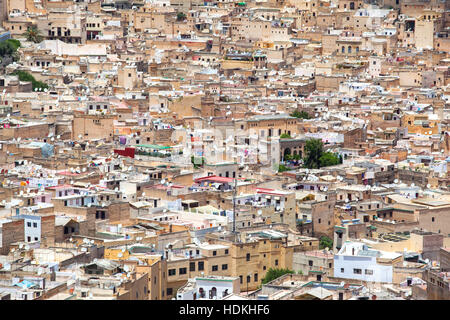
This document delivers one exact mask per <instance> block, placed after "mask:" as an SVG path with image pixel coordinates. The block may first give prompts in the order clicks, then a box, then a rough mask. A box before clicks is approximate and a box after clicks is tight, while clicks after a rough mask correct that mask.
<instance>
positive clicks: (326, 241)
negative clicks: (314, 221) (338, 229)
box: [319, 236, 333, 249]
mask: <svg viewBox="0 0 450 320" xmlns="http://www.w3.org/2000/svg"><path fill="white" fill-rule="evenodd" d="M325 248H328V249H331V248H333V240H331V239H330V238H328V237H327V236H322V237H320V239H319V249H325Z"/></svg>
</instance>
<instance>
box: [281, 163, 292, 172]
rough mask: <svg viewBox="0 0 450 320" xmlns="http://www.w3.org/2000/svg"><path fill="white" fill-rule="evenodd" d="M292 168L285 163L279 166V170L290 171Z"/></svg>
mask: <svg viewBox="0 0 450 320" xmlns="http://www.w3.org/2000/svg"><path fill="white" fill-rule="evenodd" d="M289 170H291V169H289V168H288V167H286V166H285V165H284V164H280V165H279V166H278V172H284V171H289Z"/></svg>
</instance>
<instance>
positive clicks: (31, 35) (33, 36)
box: [25, 26, 44, 43]
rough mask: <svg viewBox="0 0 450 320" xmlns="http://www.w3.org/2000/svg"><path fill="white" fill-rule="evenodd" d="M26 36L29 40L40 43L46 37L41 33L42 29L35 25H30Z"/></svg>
mask: <svg viewBox="0 0 450 320" xmlns="http://www.w3.org/2000/svg"><path fill="white" fill-rule="evenodd" d="M25 37H26V38H27V40H28V41H33V42H34V43H39V42H41V41H42V40H43V39H44V38H43V37H42V35H41V31H39V29H38V28H37V27H35V26H32V27H29V28H28V29H27V31H25Z"/></svg>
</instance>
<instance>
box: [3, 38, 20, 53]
mask: <svg viewBox="0 0 450 320" xmlns="http://www.w3.org/2000/svg"><path fill="white" fill-rule="evenodd" d="M5 42H6V43H8V44H9V45H10V46H11V47H13V48H14V51H16V50H17V49H19V48H20V41H19V40H17V39H8V40H6V41H5Z"/></svg>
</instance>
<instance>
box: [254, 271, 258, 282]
mask: <svg viewBox="0 0 450 320" xmlns="http://www.w3.org/2000/svg"><path fill="white" fill-rule="evenodd" d="M254 278H255V282H258V274H257V273H255V276H254Z"/></svg>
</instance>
